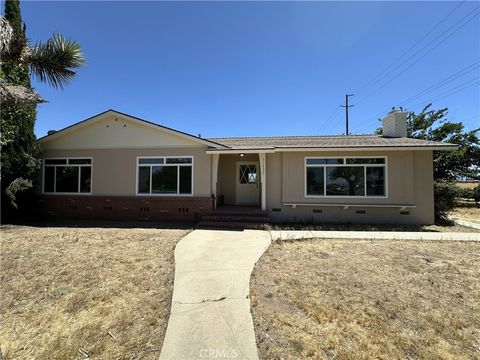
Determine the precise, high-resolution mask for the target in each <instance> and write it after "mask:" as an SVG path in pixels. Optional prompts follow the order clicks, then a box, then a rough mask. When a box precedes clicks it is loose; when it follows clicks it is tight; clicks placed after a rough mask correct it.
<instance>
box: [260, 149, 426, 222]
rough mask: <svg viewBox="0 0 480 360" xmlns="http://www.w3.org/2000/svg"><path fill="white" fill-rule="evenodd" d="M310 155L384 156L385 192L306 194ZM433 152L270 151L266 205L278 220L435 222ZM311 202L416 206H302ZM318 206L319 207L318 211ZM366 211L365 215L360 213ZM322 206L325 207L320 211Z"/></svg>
mask: <svg viewBox="0 0 480 360" xmlns="http://www.w3.org/2000/svg"><path fill="white" fill-rule="evenodd" d="M307 156H318V157H326V156H386V157H387V196H386V197H384V198H368V197H367V198H352V197H350V198H348V197H306V196H305V157H307ZM432 166H433V165H432V151H387V152H342V153H340V155H339V153H334V152H284V153H275V154H267V208H268V210H272V208H277V209H278V208H280V209H281V211H280V212H272V218H273V219H274V220H278V221H284V220H287V221H314V222H315V221H318V222H337V221H338V222H344V221H349V222H364V223H369V222H373V223H378V222H385V223H391V222H396V223H433V185H432V183H433V170H432ZM285 203H299V204H302V203H308V204H322V203H323V204H384V205H393V204H395V205H414V206H416V208H414V209H408V211H410V214H409V215H400V210H399V209H398V208H370V207H365V208H361V207H352V208H349V209H346V210H345V209H343V208H342V207H327V206H323V207H322V206H321V205H319V206H298V207H297V208H295V209H294V208H292V207H290V206H284V205H283V204H285ZM314 210H315V211H316V212H314ZM357 210H365V211H366V213H365V214H357V212H356V211H357ZM318 211H321V213H319V212H318Z"/></svg>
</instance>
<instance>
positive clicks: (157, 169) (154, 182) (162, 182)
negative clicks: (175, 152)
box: [137, 156, 193, 195]
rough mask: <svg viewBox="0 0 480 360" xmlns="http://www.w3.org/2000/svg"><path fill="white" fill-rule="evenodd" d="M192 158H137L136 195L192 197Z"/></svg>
mask: <svg viewBox="0 0 480 360" xmlns="http://www.w3.org/2000/svg"><path fill="white" fill-rule="evenodd" d="M192 167H193V157H191V156H189V157H151V158H147V157H145V158H138V160H137V174H138V177H137V179H138V185H137V186H138V187H137V193H138V194H152V195H192V184H193V182H192V176H193V172H192Z"/></svg>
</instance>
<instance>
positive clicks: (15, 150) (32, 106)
mask: <svg viewBox="0 0 480 360" xmlns="http://www.w3.org/2000/svg"><path fill="white" fill-rule="evenodd" d="M0 20H1V30H2V31H1V35H0V40H1V41H0V44H1V47H0V55H1V66H0V100H1V101H2V111H1V116H0V121H1V127H2V131H1V134H0V147H1V152H2V155H1V166H2V172H1V193H2V196H3V197H5V196H6V197H7V199H8V200H9V201H2V216H4V215H5V211H8V210H11V209H12V208H17V201H16V195H17V193H19V192H24V191H25V190H27V189H31V188H32V185H33V183H34V182H35V180H37V179H38V169H39V165H40V160H39V149H38V147H37V144H36V142H35V135H34V125H35V118H36V104H37V103H38V102H43V99H41V97H40V96H39V95H38V94H37V93H36V92H35V91H34V90H33V89H32V86H31V82H30V74H33V75H34V76H36V77H37V78H38V79H39V80H40V81H42V82H46V83H48V84H50V85H51V86H53V87H55V88H63V87H64V86H65V85H66V84H67V83H68V82H69V81H70V80H71V79H73V78H74V77H75V76H76V71H75V70H76V68H78V67H80V66H82V65H83V64H84V63H85V58H84V56H83V53H82V51H81V48H80V45H79V44H78V43H77V42H75V41H73V40H70V39H66V38H64V37H63V36H62V35H60V34H54V35H53V37H52V38H50V39H49V40H47V42H45V43H42V42H37V43H36V44H35V45H34V46H30V44H29V43H28V41H27V37H26V27H25V24H23V23H22V17H21V12H20V2H19V0H6V1H5V17H4V18H3V17H2V19H0ZM7 205H9V206H7Z"/></svg>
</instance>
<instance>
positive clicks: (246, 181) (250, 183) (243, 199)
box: [236, 161, 260, 205]
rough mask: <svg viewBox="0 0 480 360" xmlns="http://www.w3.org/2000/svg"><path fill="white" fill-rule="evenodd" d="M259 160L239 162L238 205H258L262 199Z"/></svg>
mask: <svg viewBox="0 0 480 360" xmlns="http://www.w3.org/2000/svg"><path fill="white" fill-rule="evenodd" d="M259 180H260V179H259V171H258V162H255V161H241V162H240V161H239V162H237V185H236V188H237V191H236V193H237V198H236V199H237V200H236V202H237V205H258V204H259V201H260V187H259Z"/></svg>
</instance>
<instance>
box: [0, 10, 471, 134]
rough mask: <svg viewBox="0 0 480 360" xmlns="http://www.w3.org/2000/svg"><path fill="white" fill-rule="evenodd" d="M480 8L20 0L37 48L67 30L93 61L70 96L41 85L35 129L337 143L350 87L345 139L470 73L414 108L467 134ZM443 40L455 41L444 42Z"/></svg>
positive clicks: (71, 88)
mask: <svg viewBox="0 0 480 360" xmlns="http://www.w3.org/2000/svg"><path fill="white" fill-rule="evenodd" d="M2 8H3V4H2ZM454 9H455V10H454ZM478 9H479V3H478V2H464V3H459V2H208V3H198V2H196V3H189V2H39V1H35V2H33V1H32V2H23V3H22V12H23V19H24V21H25V22H26V23H27V32H28V36H29V38H30V39H31V40H32V41H33V42H35V41H36V40H45V39H47V38H48V37H49V36H51V35H52V34H53V33H54V32H60V33H62V34H64V35H66V36H68V37H71V38H73V39H75V40H77V41H78V42H79V43H80V44H81V45H82V48H83V50H84V52H85V55H86V57H87V60H88V65H87V66H85V67H84V68H82V69H81V70H80V71H79V72H78V77H77V78H76V79H75V80H74V81H73V82H72V83H71V84H70V85H69V86H67V87H66V88H65V89H64V90H56V89H52V88H49V87H48V86H47V85H45V84H41V83H38V82H36V81H34V86H35V87H36V88H37V90H38V91H39V92H40V93H41V94H42V96H43V97H44V98H46V99H47V100H48V101H49V103H47V104H42V105H39V107H38V118H37V124H36V134H37V136H42V135H44V134H46V132H47V130H49V129H57V130H58V129H61V128H63V127H65V126H68V125H70V124H72V123H74V122H77V121H80V120H83V119H85V118H87V117H89V116H92V115H94V114H96V113H99V112H102V111H104V110H106V109H109V108H113V109H116V110H119V111H122V112H126V113H129V114H132V115H135V116H138V117H140V118H144V119H147V120H151V121H154V122H157V123H160V124H162V125H166V126H169V127H173V128H176V129H179V130H182V131H186V132H189V133H192V134H202V136H204V137H214V136H255V135H257V136H264V135H310V134H340V133H342V132H343V131H344V111H343V110H342V109H340V108H339V106H338V105H340V104H342V103H344V98H345V93H346V92H349V93H354V94H355V96H354V97H353V98H352V99H351V103H353V104H355V106H354V107H353V108H351V110H350V131H351V132H353V133H369V132H373V131H374V129H375V128H376V127H377V126H378V118H379V117H381V116H382V115H383V114H385V113H386V112H387V111H388V110H389V109H390V108H391V107H392V106H394V105H400V103H401V102H402V101H404V100H406V99H408V98H410V97H413V96H415V95H416V94H418V93H420V92H422V91H423V90H424V89H427V88H428V87H430V86H432V85H435V84H437V83H438V82H440V81H442V80H444V79H448V77H450V76H452V75H455V74H456V73H458V72H459V71H461V70H462V69H465V71H464V73H462V72H460V75H461V76H458V77H453V78H452V79H449V80H448V81H445V83H443V85H442V86H439V87H437V88H434V89H433V90H432V91H427V92H425V94H424V95H423V96H420V97H416V98H414V99H413V100H412V101H411V102H410V103H408V106H406V107H407V108H414V109H415V110H418V109H419V108H420V107H421V106H422V105H423V104H425V103H427V102H428V101H429V100H432V99H433V100H436V101H434V107H435V108H440V107H448V108H449V110H450V118H451V119H453V120H454V121H463V122H464V124H465V125H466V127H467V128H469V129H471V128H474V127H475V126H479V125H480V120H479V119H480V95H479V83H478V79H479V76H480V75H479V74H480V72H479V66H478V63H479V60H480V45H479V44H480V30H479V29H480V23H479V21H480V20H479V17H480V16H479V15H478V14H477V15H476V16H475V11H476V12H478V11H479V10H478ZM452 11H453V12H452ZM448 14H450V15H449V16H448V17H446V16H447V15H448ZM469 14H471V15H469ZM469 16H472V18H471V20H470V22H468V23H466V24H465V25H464V26H462V25H463V23H464V22H466V21H468V19H470V18H469ZM445 17H446V18H445ZM442 19H444V20H443V22H441V23H440V24H439V25H437V24H438V23H439V22H440V21H441V20H442ZM461 19H464V20H463V22H462V20H461ZM456 23H457V27H455V24H456ZM435 25H437V27H436V28H434V27H435ZM452 26H453V27H452ZM432 28H433V30H432ZM449 28H451V30H450V32H449V31H448V29H449ZM457 28H458V30H457V31H456V32H454V33H452V32H453V31H454V30H455V29H457ZM429 32H430V33H429ZM442 33H444V35H443V36H444V37H446V36H449V38H448V39H446V40H445V41H441V40H442V39H443V37H442V36H441V34H442ZM426 34H427V36H426V37H425V35H426ZM439 36H440V38H438V39H437V40H435V38H437V37H439ZM416 43H418V44H417V45H416V46H415V47H414V48H413V49H411V50H410V51H409V52H408V53H406V51H407V50H408V49H410V48H411V47H412V46H413V45H415V44H416ZM435 45H436V48H435V49H433V50H431V48H432V47H434V46H435ZM422 47H425V48H424V50H421V49H422ZM430 50H431V51H430ZM418 51H419V53H418V54H417V55H415V52H418ZM427 51H430V52H429V53H428V54H425V53H426V52H427ZM424 54H425V55H424ZM401 56H403V58H400V60H399V61H397V62H396V63H395V61H396V60H397V59H398V58H399V57H401ZM410 56H412V58H411V59H410V60H409V61H407V62H405V63H404V65H401V63H402V61H406V60H408V58H409V57H410ZM420 56H424V57H423V58H421V59H418V58H419V57H420ZM414 61H416V63H415V64H412V65H411V66H410V64H411V63H413V62H414ZM392 63H394V66H392V67H390V68H388V66H389V65H391V64H392ZM475 64H476V65H475ZM468 66H472V67H471V68H467V67H468ZM405 67H408V68H407V69H405V70H404V71H403V72H402V73H399V72H401V71H402V69H404V68H405ZM385 69H387V70H389V71H386V72H385V74H386V76H385V77H384V78H381V77H380V78H379V77H378V76H377V75H379V74H380V75H382V72H383V71H384V70H385ZM469 69H470V70H469ZM391 78H393V79H391ZM375 79H377V80H378V79H379V80H380V81H378V82H377V83H373V84H369V83H370V82H372V81H373V80H375ZM475 79H476V80H475ZM469 84H470V86H468V85H469ZM465 86H468V87H465ZM457 90H459V91H458V92H456V91H457ZM437 98H439V99H438V100H437Z"/></svg>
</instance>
